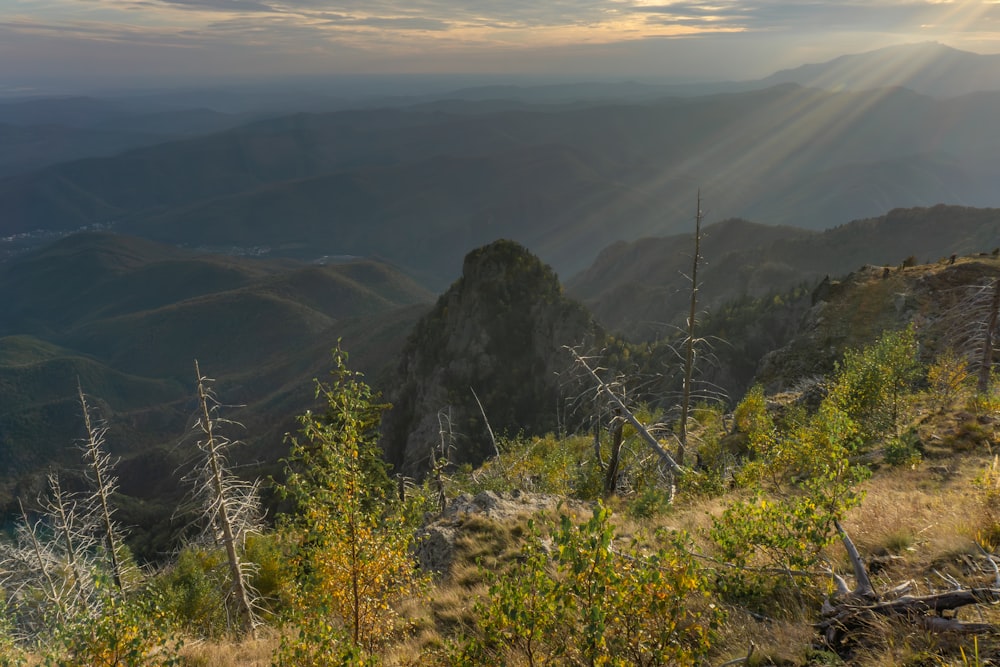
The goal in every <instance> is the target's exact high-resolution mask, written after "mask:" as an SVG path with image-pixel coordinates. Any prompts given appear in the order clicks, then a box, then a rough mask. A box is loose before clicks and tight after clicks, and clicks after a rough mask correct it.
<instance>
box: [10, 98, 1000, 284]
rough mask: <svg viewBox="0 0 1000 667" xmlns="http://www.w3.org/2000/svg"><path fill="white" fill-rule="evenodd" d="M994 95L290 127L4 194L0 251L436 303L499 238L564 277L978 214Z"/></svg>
mask: <svg viewBox="0 0 1000 667" xmlns="http://www.w3.org/2000/svg"><path fill="white" fill-rule="evenodd" d="M998 179H1000V93H982V94H979V95H975V96H968V97H962V98H956V99H948V100H938V99H934V98H930V97H925V96H921V95H918V94H916V93H913V92H911V91H908V90H904V89H887V90H878V91H869V92H861V93H854V92H842V93H830V92H822V91H816V90H811V89H803V88H799V87H796V86H794V85H790V84H786V85H783V86H778V87H774V88H769V89H766V90H762V91H754V92H748V93H739V94H731V95H718V96H709V97H699V98H691V99H682V98H671V99H667V100H664V101H661V102H658V103H643V104H629V105H617V106H606V107H587V108H583V109H573V110H563V111H510V112H500V113H490V114H480V115H474V116H469V115H462V114H447V113H443V112H433V113H431V112H421V111H405V110H382V111H368V112H361V111H352V112H339V113H334V114H324V115H298V116H290V117H283V118H278V119H273V120H266V121H261V122H258V123H255V124H252V125H248V126H244V127H241V128H237V129H233V130H229V131H226V132H223V133H217V134H212V135H208V136H204V137H196V138H191V139H186V140H181V141H174V142H170V143H165V144H160V145H157V146H152V147H148V148H142V149H137V150H133V151H130V152H127V153H125V154H122V155H119V156H116V157H106V158H91V159H87V160H81V161H77V162H70V163H65V164H61V165H57V166H52V167H48V168H46V169H43V170H41V171H38V172H34V173H31V174H26V175H21V176H16V177H11V178H8V179H6V180H3V181H0V210H3V211H4V216H3V217H2V218H0V235H3V236H8V235H12V234H17V233H25V232H31V231H33V230H64V231H70V230H73V229H76V228H80V227H84V226H87V225H93V224H95V223H99V224H113V225H114V229H115V230H117V231H120V232H125V233H129V234H133V235H138V236H142V237H146V238H150V239H155V240H158V241H162V242H168V243H172V244H178V245H184V246H189V247H204V246H209V247H213V248H225V247H233V246H234V247H240V248H249V247H260V246H264V247H266V249H267V250H268V251H269V252H270V253H271V254H272V255H275V256H291V257H297V258H300V259H309V260H311V259H314V258H316V257H318V256H321V255H357V256H376V255H377V256H381V257H384V258H386V259H388V260H390V261H392V262H393V263H395V264H396V265H398V266H400V267H403V268H405V269H406V270H408V271H410V272H411V273H412V275H414V276H416V277H418V278H419V279H420V280H421V281H423V282H424V284H426V285H427V286H429V287H431V288H432V289H435V290H438V289H441V288H442V287H443V286H444V285H446V284H448V282H450V281H451V280H452V279H454V277H455V276H456V275H457V272H458V267H459V264H460V261H461V258H462V256H463V255H464V253H465V252H466V251H467V250H468V249H469V248H470V247H475V246H477V245H482V244H484V243H487V242H489V241H490V240H492V239H495V238H498V237H507V238H512V239H514V240H516V241H519V242H521V243H523V244H525V245H526V246H527V247H529V248H531V249H532V250H533V251H534V252H537V253H538V254H539V255H540V256H541V257H542V258H543V259H544V260H545V261H547V262H549V263H551V264H552V265H553V266H554V267H555V268H556V269H557V270H558V271H560V272H561V273H563V274H564V275H568V274H571V273H573V272H575V271H578V270H581V269H583V268H584V267H585V266H587V264H588V263H589V262H590V261H591V260H592V259H593V258H594V257H595V256H596V254H597V252H598V251H599V250H600V249H601V248H603V247H605V246H606V245H608V244H610V243H612V242H614V241H616V240H626V241H630V240H635V239H637V238H641V237H643V236H648V235H651V234H665V233H675V232H680V231H683V230H686V229H690V225H691V223H692V219H693V214H694V211H693V208H694V195H695V192H696V190H697V189H698V188H699V187H700V188H701V190H702V193H703V196H704V199H705V201H706V209H707V211H708V214H709V216H710V217H712V218H715V219H719V218H720V217H723V218H724V217H744V218H747V219H753V220H758V221H762V222H767V223H771V224H779V223H780V224H786V225H793V226H798V227H804V228H811V229H822V228H824V227H828V226H830V225H832V224H837V223H841V222H844V221H847V220H851V219H857V218H864V217H870V216H873V215H878V214H880V213H883V212H884V211H885V210H888V209H890V208H894V207H899V206H913V205H921V206H929V205H933V204H936V203H942V202H944V203H953V204H963V205H975V206H988V205H992V204H997V203H1000V202H998V201H997V195H996V188H995V183H996V182H997V181H998Z"/></svg>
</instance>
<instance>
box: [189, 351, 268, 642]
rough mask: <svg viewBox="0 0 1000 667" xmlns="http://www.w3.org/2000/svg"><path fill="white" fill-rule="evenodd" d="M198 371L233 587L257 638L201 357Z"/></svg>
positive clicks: (204, 427)
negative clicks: (200, 366) (201, 366)
mask: <svg viewBox="0 0 1000 667" xmlns="http://www.w3.org/2000/svg"><path fill="white" fill-rule="evenodd" d="M194 371H195V374H196V375H197V376H198V404H199V408H200V410H201V430H202V433H203V434H204V435H205V440H204V443H203V444H204V450H205V453H206V455H207V456H208V464H209V471H210V473H211V483H212V487H213V491H214V494H215V496H216V502H215V510H216V512H215V517H214V519H215V520H216V521H217V522H218V524H219V527H220V528H221V529H222V540H223V543H224V546H225V548H226V557H227V559H228V560H229V572H230V576H231V577H232V579H233V591H234V592H235V593H236V601H237V604H238V605H239V607H240V611H241V612H242V613H243V616H244V623H245V628H246V631H247V633H248V634H249V635H250V636H251V637H253V638H256V635H257V630H256V627H255V624H254V618H255V614H254V610H253V605H252V604H251V603H250V594H249V592H248V590H247V585H246V582H245V581H244V577H245V568H244V565H243V563H242V562H241V560H240V554H239V551H238V550H237V547H236V533H235V531H234V529H233V522H232V520H231V517H230V514H231V511H230V502H229V494H228V493H227V487H228V485H227V483H226V479H225V477H226V475H225V473H224V470H223V464H222V458H223V456H222V452H221V451H220V445H219V442H218V440H217V439H216V437H215V433H214V424H215V420H214V419H212V415H211V413H210V411H209V408H208V394H207V393H206V391H205V382H204V380H205V378H203V377H202V375H201V369H200V368H199V367H198V362H197V360H196V361H195V362H194Z"/></svg>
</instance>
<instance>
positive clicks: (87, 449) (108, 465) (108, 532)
mask: <svg viewBox="0 0 1000 667" xmlns="http://www.w3.org/2000/svg"><path fill="white" fill-rule="evenodd" d="M76 389H77V393H78V395H79V397H80V407H81V408H82V409H83V423H84V426H86V430H87V433H86V437H85V438H84V440H83V444H82V449H83V459H84V461H85V462H86V464H87V476H88V477H89V478H90V482H91V484H93V487H94V491H93V494H92V496H91V498H90V502H91V503H92V504H93V505H94V506H95V507H94V510H95V511H96V512H97V514H98V519H99V522H100V524H101V532H102V533H103V542H104V549H105V553H106V554H107V558H108V565H109V566H110V569H111V579H112V581H113V582H114V585H115V588H116V589H117V590H118V592H119V593H120V592H122V591H124V590H125V585H124V583H123V576H122V563H121V558H120V554H121V549H122V539H121V531H120V530H119V528H118V524H117V523H116V522H115V520H114V506H113V505H112V504H111V496H112V495H114V493H115V491H117V489H118V478H117V477H115V476H114V472H113V469H114V462H113V461H112V460H111V455H110V454H109V453H108V451H107V447H106V446H105V443H104V436H105V435H106V434H107V432H108V427H107V426H106V425H105V424H103V423H101V422H95V421H94V420H93V419H92V418H91V414H90V413H91V410H90V405H89V404H88V403H87V397H86V396H85V395H84V393H83V388H82V387H81V386H80V384H79V382H77V385H76Z"/></svg>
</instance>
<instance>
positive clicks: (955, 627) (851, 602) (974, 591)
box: [817, 522, 1000, 650]
mask: <svg viewBox="0 0 1000 667" xmlns="http://www.w3.org/2000/svg"><path fill="white" fill-rule="evenodd" d="M835 526H836V528H837V531H838V532H839V533H840V539H841V541H842V542H843V544H844V548H845V549H846V550H847V556H848V558H849V559H850V561H851V568H852V569H853V571H854V581H855V586H854V589H853V590H849V589H848V588H847V585H846V582H845V581H844V579H843V578H842V577H839V576H837V575H836V574H835V573H832V572H831V574H832V575H833V577H834V581H835V583H836V586H837V593H835V594H834V596H833V598H828V599H827V600H825V601H824V602H823V608H822V617H823V620H822V621H820V622H819V623H818V624H817V629H818V630H819V631H820V633H821V634H822V635H823V638H824V640H825V641H826V643H827V645H828V646H830V647H831V648H832V649H834V650H837V649H839V648H842V647H843V645H844V644H845V643H846V642H848V641H849V640H850V639H851V637H852V635H855V634H857V633H858V632H859V631H860V630H862V629H863V628H864V627H865V626H867V625H869V624H870V623H871V622H872V621H873V620H875V619H876V618H895V619H900V620H902V621H905V622H909V623H912V624H914V625H916V626H918V627H920V628H921V629H923V630H925V631H928V632H953V633H961V634H989V633H995V632H998V631H1000V628H998V627H997V626H996V625H994V624H992V623H972V622H967V621H960V620H958V619H957V618H956V617H955V614H956V613H957V610H958V609H961V608H962V607H966V606H969V605H981V604H991V605H992V604H998V603H1000V569H998V567H997V564H996V561H994V560H993V557H992V556H991V555H990V554H987V553H985V552H983V555H984V556H985V557H986V559H987V561H988V562H989V564H990V566H991V568H992V569H993V572H994V575H995V578H994V582H993V585H992V586H986V587H978V588H973V587H966V588H955V589H953V590H949V591H944V592H941V593H933V594H930V595H908V594H907V591H908V589H909V586H908V585H907V584H903V585H900V586H897V587H896V588H895V589H893V590H892V591H891V592H890V594H889V595H887V596H886V597H883V596H880V595H879V594H878V592H877V591H876V590H875V587H874V586H873V585H872V583H871V579H870V577H869V576H868V571H867V569H866V568H865V564H864V561H863V560H862V559H861V555H860V554H859V553H858V550H857V548H856V547H855V546H854V542H853V541H852V540H851V538H850V536H849V535H848V534H847V532H846V531H845V530H844V528H843V527H842V526H841V525H840V523H837V522H835ZM948 581H953V580H952V579H950V578H949V579H948ZM946 612H952V614H951V615H950V616H945V614H946Z"/></svg>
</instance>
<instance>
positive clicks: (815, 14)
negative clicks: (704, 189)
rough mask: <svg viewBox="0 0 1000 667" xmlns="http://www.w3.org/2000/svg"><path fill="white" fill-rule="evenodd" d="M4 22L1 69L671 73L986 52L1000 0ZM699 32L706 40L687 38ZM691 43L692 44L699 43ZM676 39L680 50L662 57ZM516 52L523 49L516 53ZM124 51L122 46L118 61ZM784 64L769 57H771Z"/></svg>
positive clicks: (634, 0) (432, 2) (254, 5)
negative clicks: (92, 63) (698, 47)
mask: <svg viewBox="0 0 1000 667" xmlns="http://www.w3.org/2000/svg"><path fill="white" fill-rule="evenodd" d="M0 26H2V31H3V33H4V35H6V37H0V53H2V54H7V58H8V64H7V67H6V68H5V67H4V63H2V62H0V71H3V70H5V69H6V70H10V69H12V68H13V67H14V65H12V64H10V63H11V61H10V57H11V55H10V54H13V56H14V57H17V59H18V62H17V63H16V66H17V67H20V68H22V69H24V70H25V71H30V70H31V68H32V67H33V66H34V63H35V62H36V61H39V60H40V59H44V60H45V61H46V62H48V61H49V60H51V58H50V57H49V56H47V55H46V54H45V53H44V52H43V51H42V46H41V45H40V44H39V45H34V44H32V43H31V41H30V39H27V40H26V39H19V40H18V41H17V44H18V47H17V50H16V51H14V50H13V46H12V44H13V42H12V41H11V39H12V38H11V36H12V35H20V36H22V37H27V38H35V37H39V36H45V37H46V38H48V39H50V40H51V43H49V42H47V43H46V48H49V49H50V52H51V53H59V54H67V55H66V56H65V57H66V63H65V66H66V67H67V68H73V67H76V66H81V67H82V66H84V60H85V57H84V56H81V55H79V54H81V53H89V52H90V51H92V50H93V45H95V44H99V43H100V44H112V43H114V44H136V45H139V46H143V47H144V48H146V50H147V51H149V49H153V48H155V49H158V50H157V52H156V53H157V58H158V60H155V59H153V58H151V57H147V56H146V55H145V54H139V53H138V52H132V51H126V50H125V49H120V50H115V51H114V52H113V53H114V57H115V58H119V59H121V60H122V61H123V64H122V67H127V66H128V65H129V63H130V62H136V63H139V62H142V63H147V62H159V61H162V62H163V63H165V64H164V67H166V63H169V62H172V60H171V56H170V49H174V50H178V51H182V50H183V51H185V52H189V51H200V52H201V53H203V54H204V58H203V61H204V68H205V69H209V68H211V67H213V66H216V65H217V66H218V67H222V66H223V65H222V64H225V66H227V67H236V68H243V69H244V70H245V71H247V72H256V71H258V70H259V69H260V67H263V66H267V67H268V68H271V69H279V68H285V69H286V70H288V71H300V70H302V69H307V68H312V69H313V70H315V71H319V70H324V69H330V68H339V69H340V70H341V71H346V70H347V69H348V68H361V69H365V68H367V69H369V70H371V71H388V70H395V71H410V69H411V68H419V67H427V68H431V67H435V68H452V69H461V68H462V67H466V66H468V67H476V68H479V69H480V70H483V71H487V70H490V69H491V68H492V70H494V71H495V70H496V69H502V68H507V67H511V66H513V65H511V63H513V62H517V63H518V65H517V66H518V67H522V68H530V67H531V66H532V63H536V64H535V65H534V67H535V68H536V70H537V69H540V68H545V67H549V66H550V65H549V63H546V62H543V61H544V60H545V59H549V61H550V62H555V61H554V60H553V58H555V59H557V60H558V62H559V63H560V66H563V67H566V68H576V69H577V70H579V71H593V72H604V71H606V70H608V68H610V67H612V66H614V67H619V68H621V69H622V70H623V71H624V69H625V68H627V67H631V66H633V65H635V66H637V67H642V68H646V69H647V70H650V71H660V69H659V68H661V67H663V66H666V65H663V66H661V65H659V64H658V63H670V65H671V66H673V65H672V64H673V63H674V62H675V61H677V60H678V57H677V56H676V55H675V54H676V53H679V52H677V51H675V50H673V48H672V47H671V48H668V47H667V46H666V44H667V43H668V42H670V41H671V40H672V38H674V37H679V36H683V37H688V38H701V40H700V41H705V42H708V41H711V46H712V48H710V49H708V48H706V50H705V51H704V53H705V54H707V55H706V56H705V57H706V58H709V59H711V60H713V61H720V60H725V59H727V58H729V59H731V60H732V61H733V62H731V63H729V64H728V65H727V66H728V67H729V68H730V69H731V70H732V71H733V72H734V74H733V76H738V71H739V68H740V67H745V66H747V64H748V63H744V62H740V58H741V57H744V58H745V56H734V55H732V54H735V53H743V54H746V53H749V52H750V50H751V49H752V51H753V53H754V57H755V58H761V57H763V56H761V54H762V53H763V51H764V50H765V49H766V50H769V51H771V52H779V53H781V54H782V57H783V58H785V60H786V62H781V63H780V64H781V65H783V66H788V65H794V64H799V63H801V62H802V60H801V58H803V57H809V58H812V59H814V60H815V59H818V58H821V57H824V56H827V55H831V56H832V55H839V54H841V53H846V52H852V51H851V50H853V52H857V51H858V50H866V49H868V48H869V47H870V48H876V47H877V46H883V45H886V44H887V43H893V42H899V41H918V40H927V39H938V40H941V41H952V42H953V43H954V40H955V39H956V36H958V38H967V39H970V40H972V39H976V40H978V41H977V44H978V46H979V49H980V50H984V49H983V47H982V44H984V43H986V44H988V43H990V42H989V40H991V39H993V38H994V34H993V33H1000V4H996V3H992V2H985V1H978V0H954V1H952V2H945V1H937V2H935V1H932V0H869V1H864V2H863V1H862V0H846V1H843V2H836V1H818V0H788V1H784V0H746V1H743V0H741V1H736V0H678V1H676V2H675V1H672V0H405V1H404V0H30V1H28V2H14V3H11V2H5V1H3V0H0ZM963 36H968V37H963ZM4 40H6V42H7V43H6V44H3V43H2V42H3V41H4ZM754 40H756V42H755V41H754ZM673 41H677V40H673ZM694 41H699V40H696V39H687V40H685V42H687V43H690V42H694ZM71 44H72V45H73V46H72V48H71ZM954 45H956V46H960V44H958V43H955V44H954ZM859 46H860V48H859ZM684 48H686V49H688V52H690V46H685V47H684ZM741 49H742V51H740V50H741ZM985 50H988V49H985ZM995 50H1000V49H995ZM667 51H669V52H670V54H671V56H670V58H669V59H668V58H665V57H663V56H662V55H661V54H664V53H666V52H667ZM629 53H633V54H642V55H641V56H640V55H634V56H630V55H629ZM345 54H347V55H345ZM515 54H520V55H518V57H517V58H516V59H514V55H515ZM554 54H559V55H554ZM258 55H259V56H260V58H259V59H258V58H257V56H258ZM264 56H266V58H264ZM609 59H611V60H609ZM111 60H112V58H111V56H108V57H107V60H106V62H110V61H111ZM77 61H79V62H77ZM182 61H183V62H184V63H187V62H188V61H187V60H182ZM759 62H762V61H759ZM220 63H222V64H220ZM234 63H235V64H234ZM243 63H246V64H243ZM250 63H255V64H253V65H252V66H251V64H250ZM261 63H263V65H262V64H261ZM490 63H494V64H493V65H490ZM615 63H620V65H615ZM772 64H773V62H772V60H768V61H767V66H771V65H772ZM713 66H714V65H713Z"/></svg>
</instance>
